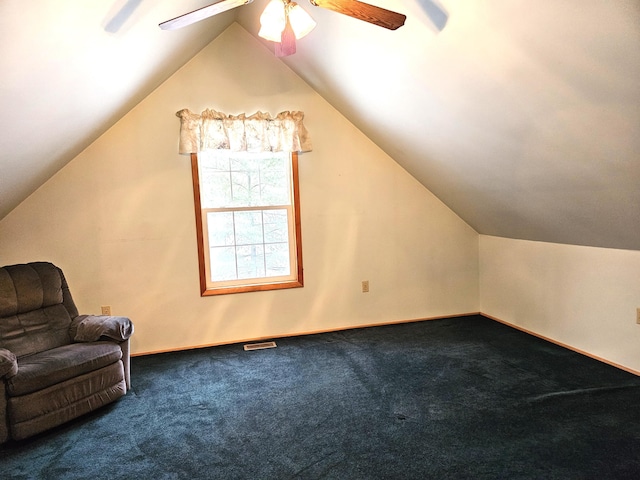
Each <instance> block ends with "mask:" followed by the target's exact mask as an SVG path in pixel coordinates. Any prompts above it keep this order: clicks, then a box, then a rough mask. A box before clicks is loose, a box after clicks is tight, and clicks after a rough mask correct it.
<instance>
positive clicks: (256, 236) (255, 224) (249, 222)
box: [234, 210, 264, 245]
mask: <svg viewBox="0 0 640 480" xmlns="http://www.w3.org/2000/svg"><path fill="white" fill-rule="evenodd" d="M234 216H235V229H236V245H252V244H256V243H263V242H264V235H263V229H262V211H261V210H257V211H242V212H235V214H234Z"/></svg>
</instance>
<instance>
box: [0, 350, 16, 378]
mask: <svg viewBox="0 0 640 480" xmlns="http://www.w3.org/2000/svg"><path fill="white" fill-rule="evenodd" d="M17 373H18V361H17V360H16V356H15V355H14V354H13V353H12V352H10V351H9V350H7V349H6V348H0V378H3V377H7V378H9V377H13V376H14V375H15V374H17Z"/></svg>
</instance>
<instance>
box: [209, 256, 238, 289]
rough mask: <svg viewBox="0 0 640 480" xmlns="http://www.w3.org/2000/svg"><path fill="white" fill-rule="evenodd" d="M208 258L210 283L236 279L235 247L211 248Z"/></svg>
mask: <svg viewBox="0 0 640 480" xmlns="http://www.w3.org/2000/svg"><path fill="white" fill-rule="evenodd" d="M209 257H210V258H209V261H210V263H211V281H212V282H224V281H227V280H236V279H237V278H238V275H237V271H236V249H235V247H213V248H211V249H209Z"/></svg>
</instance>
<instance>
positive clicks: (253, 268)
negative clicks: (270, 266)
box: [236, 245, 265, 279]
mask: <svg viewBox="0 0 640 480" xmlns="http://www.w3.org/2000/svg"><path fill="white" fill-rule="evenodd" d="M236 255H237V261H238V278H239V279H242V278H262V277H264V276H265V269H264V246H263V245H245V246H242V247H237V248H236Z"/></svg>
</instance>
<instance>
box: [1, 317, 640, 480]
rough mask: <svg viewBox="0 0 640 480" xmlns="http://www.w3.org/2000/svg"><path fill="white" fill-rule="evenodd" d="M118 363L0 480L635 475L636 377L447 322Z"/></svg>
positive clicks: (22, 447)
mask: <svg viewBox="0 0 640 480" xmlns="http://www.w3.org/2000/svg"><path fill="white" fill-rule="evenodd" d="M277 343H278V347H277V348H276V349H271V350H259V351H253V352H245V351H244V350H243V349H242V345H230V346H225V347H216V348H208V349H201V350H192V351H188V352H180V353H172V354H162V355H154V356H147V357H136V358H133V359H132V382H133V389H132V391H130V392H129V393H128V394H127V396H126V397H124V398H123V399H121V400H119V401H118V402H116V403H115V404H114V405H111V406H108V407H106V408H104V409H102V410H100V411H99V412H95V413H93V414H90V415H88V416H87V417H84V418H82V419H80V420H78V421H74V422H71V423H69V424H67V425H65V426H63V427H61V428H58V429H55V430H53V431H51V432H48V433H45V434H43V435H40V436H38V437H35V438H33V439H30V440H27V441H24V442H20V443H12V444H8V445H5V446H4V447H1V448H0V458H1V462H0V478H2V479H38V478H42V479H133V478H136V479H154V480H155V479H157V480H160V479H225V480H227V479H294V478H295V479H396V478H398V479H430V478H433V479H443V478H455V479H464V478H468V479H498V478H500V479H563V480H566V479H599V480H600V479H625V478H628V479H638V478H640V377H636V376H634V375H632V374H629V373H626V372H623V371H621V370H618V369H615V368H613V367H610V366H607V365H605V364H602V363H599V362H597V361H595V360H592V359H589V358H587V357H584V356H582V355H580V354H577V353H574V352H571V351H568V350H566V349H563V348H561V347H558V346H555V345H553V344H550V343H548V342H545V341H543V340H540V339H538V338H535V337H533V336H530V335H527V334H525V333H522V332H519V331H517V330H514V329H512V328H509V327H507V326H505V325H502V324H499V323H497V322H494V321H491V320H488V319H485V318H482V317H479V316H478V317H463V318H455V319H445V320H435V321H426V322H419V323H409V324H402V325H394V326H384V327H374V328H367V329H360V330H348V331H343V332H336V333H327V334H319V335H310V336H306V337H298V338H286V339H280V340H277Z"/></svg>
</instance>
